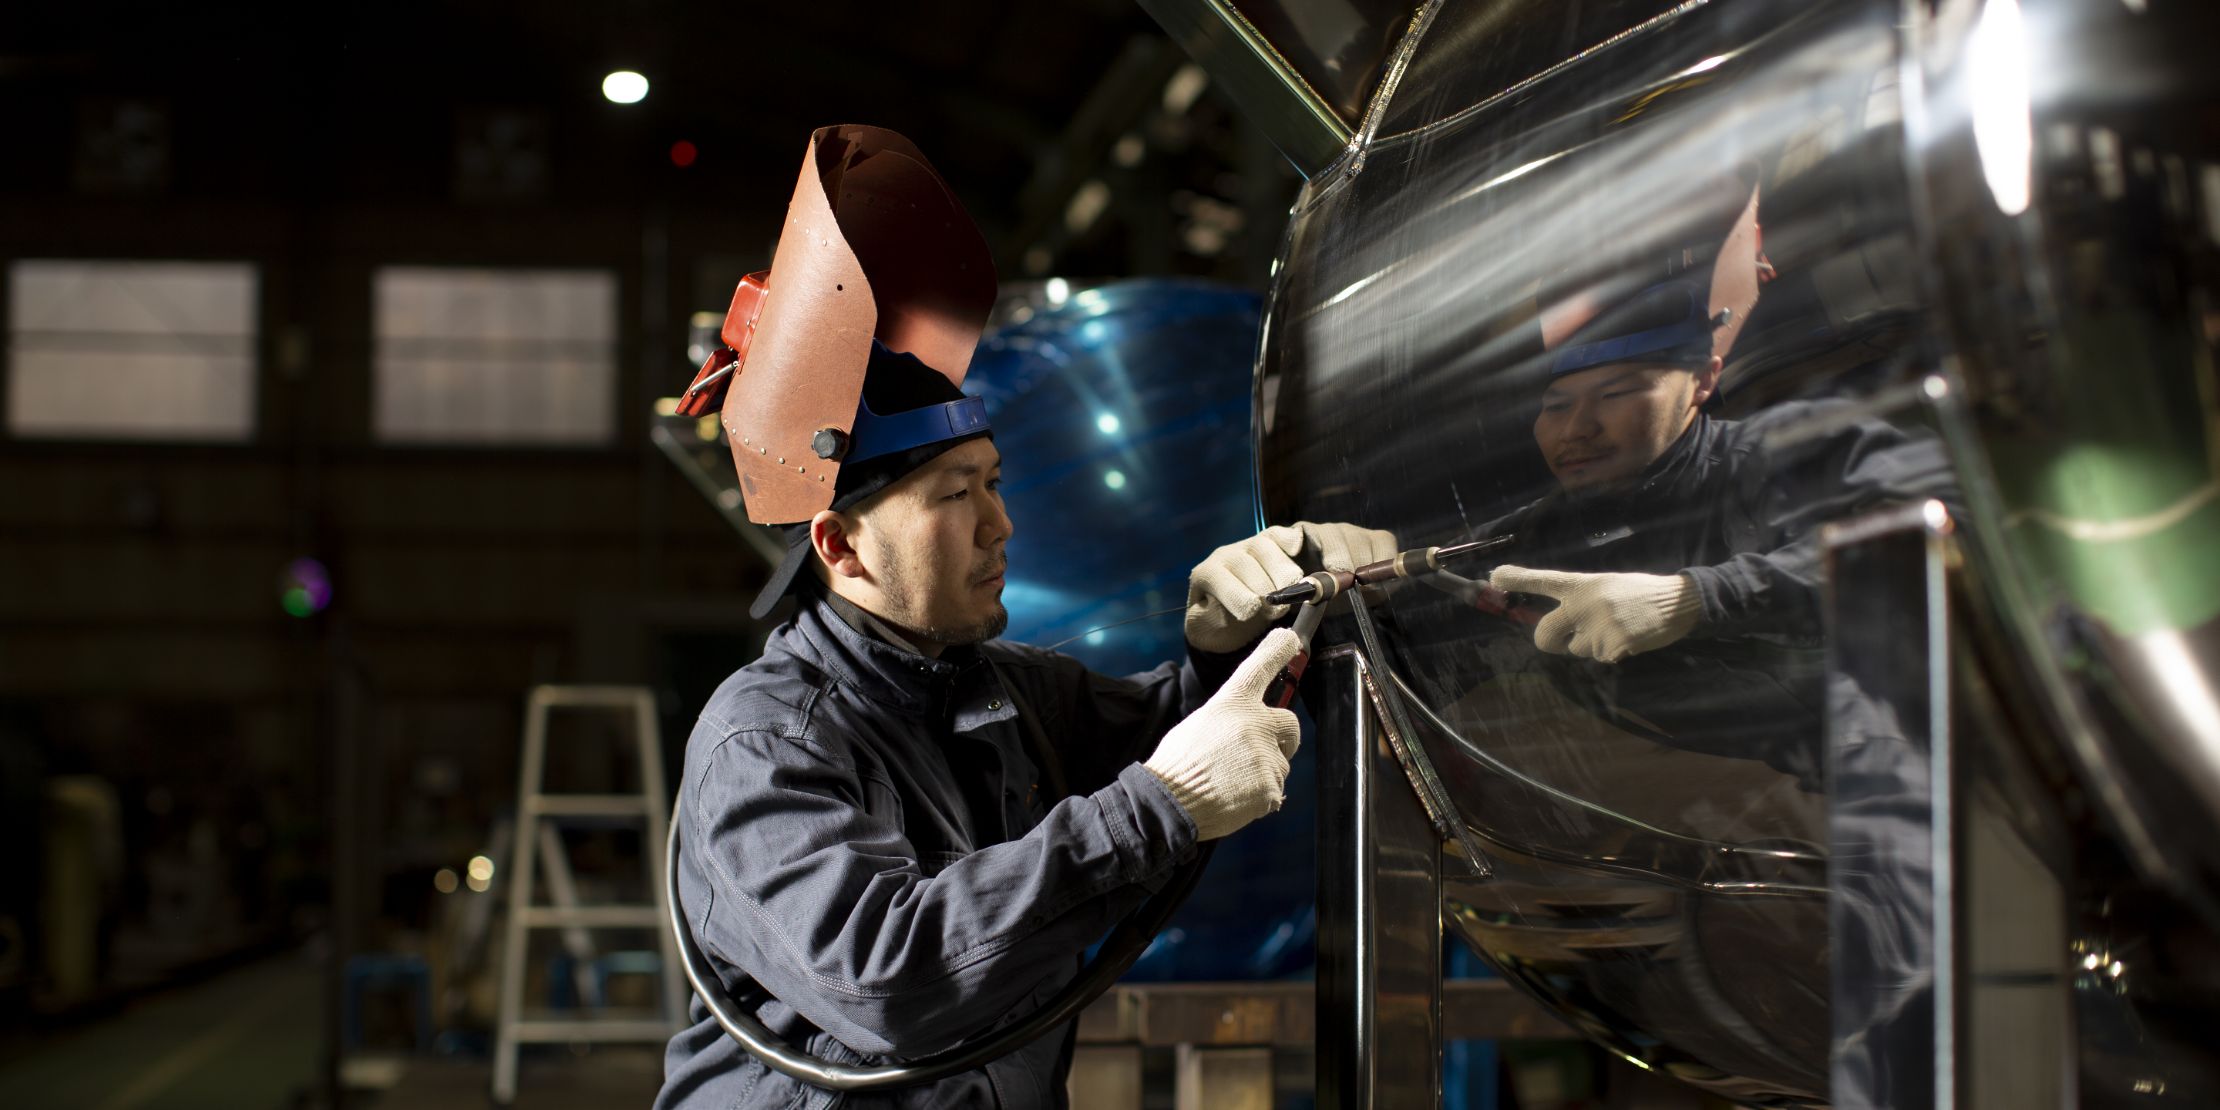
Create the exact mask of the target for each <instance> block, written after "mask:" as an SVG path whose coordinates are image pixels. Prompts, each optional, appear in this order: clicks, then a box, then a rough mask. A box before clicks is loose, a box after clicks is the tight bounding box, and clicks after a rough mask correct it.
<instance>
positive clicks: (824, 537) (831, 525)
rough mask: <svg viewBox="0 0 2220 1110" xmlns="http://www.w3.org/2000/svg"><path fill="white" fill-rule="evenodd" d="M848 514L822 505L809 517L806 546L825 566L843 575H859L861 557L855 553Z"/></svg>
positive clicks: (862, 572) (862, 571)
mask: <svg viewBox="0 0 2220 1110" xmlns="http://www.w3.org/2000/svg"><path fill="white" fill-rule="evenodd" d="M851 527H852V525H851V522H850V521H849V520H848V518H846V517H844V516H842V515H840V514H839V513H836V512H834V511H832V510H831V509H823V510H820V511H819V512H818V514H817V515H816V516H813V517H811V518H809V546H810V547H811V548H813V549H815V550H816V552H817V558H818V559H819V560H820V561H821V562H823V563H824V564H825V566H826V568H827V569H829V570H831V571H832V572H833V573H834V574H837V575H840V576H841V577H843V578H861V577H863V574H864V569H863V559H862V557H860V556H858V555H857V554H856V545H855V535H854V533H853V532H851V531H850V528H851Z"/></svg>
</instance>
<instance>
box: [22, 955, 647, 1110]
mask: <svg viewBox="0 0 2220 1110" xmlns="http://www.w3.org/2000/svg"><path fill="white" fill-rule="evenodd" d="M323 976H324V969H323V967H322V966H321V965H319V964H318V963H316V962H315V961H313V960H312V959H310V958H309V957H307V956H305V955H300V954H289V955H284V956H277V957H273V958H270V959H266V960H262V961H259V962H256V963H252V964H247V965H244V966H241V967H237V968H233V969H230V970H228V971H223V972H220V973H217V974H214V975H211V976H209V977H208V978H206V979H203V980H201V981H199V982H197V983H192V984H189V985H186V986H181V987H176V988H172V989H169V990H165V991H162V992H160V993H157V994H150V995H147V996H145V997H143V998H140V999H138V1000H135V1001H133V1002H131V1003H129V1004H127V1005H125V1006H124V1007H123V1008H122V1009H120V1010H118V1011H117V1012H115V1013H113V1014H108V1015H103V1016H99V1017H92V1018H87V1019H84V1020H81V1021H77V1022H72V1023H69V1024H64V1025H61V1026H59V1027H56V1028H53V1029H49V1030H44V1031H40V1032H35V1033H29V1034H23V1035H17V1036H14V1037H11V1038H9V1039H7V1040H5V1041H0V1107H6V1108H7V1110H312V1108H320V1107H327V1106H328V1105H329V1103H328V1102H327V1101H326V1099H325V1098H324V1092H323V1091H322V1090H321V1089H320V1086H319V1085H320V1083H321V1081H322V1068H323V1065H324V1052H325V1050H326V1048H325V1046H326V1044H327V1043H328V1042H327V1033H326V1029H325V1018H324V994H323V991H324V979H323ZM346 1073H347V1074H348V1075H350V1076H355V1077H374V1078H375V1080H376V1086H375V1088H374V1089H354V1090H350V1091H348V1092H347V1094H346V1096H345V1098H344V1100H343V1101H342V1103H341V1105H343V1106H344V1107H346V1108H347V1110H389V1108H390V1110H402V1108H406V1110H486V1108H487V1107H488V1106H490V1105H491V1102H490V1098H489V1095H488V1091H489V1089H490V1088H491V1085H492V1079H493V1069H492V1066H491V1064H490V1063H488V1062H487V1061H484V1060H473V1059H468V1058H450V1057H435V1056H408V1055H398V1056H396V1055H383V1056H373V1057H367V1058H365V1059H362V1060H356V1061H350V1066H349V1067H347V1069H346ZM662 1081H663V1053H662V1049H661V1047H660V1046H635V1045H621V1046H604V1047H597V1048H593V1049H591V1050H585V1049H577V1050H573V1049H565V1048H560V1047H546V1048H538V1047H535V1048H533V1049H531V1050H528V1051H527V1052H526V1053H525V1055H524V1057H523V1059H522V1060H521V1061H520V1065H519V1069H518V1078H517V1097H516V1102H515V1107H516V1110H571V1108H574V1107H575V1108H586V1107H592V1108H594V1110H604V1108H610V1107H645V1106H647V1105H648V1104H649V1103H650V1102H652V1101H653V1100H654V1098H655V1092H656V1089H657V1088H658V1087H660V1086H661V1085H662Z"/></svg>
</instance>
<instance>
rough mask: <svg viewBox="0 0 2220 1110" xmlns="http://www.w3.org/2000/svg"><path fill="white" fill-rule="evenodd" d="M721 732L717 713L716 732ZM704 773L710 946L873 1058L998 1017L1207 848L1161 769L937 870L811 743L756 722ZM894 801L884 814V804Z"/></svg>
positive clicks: (709, 754)
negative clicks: (1199, 844) (1158, 775)
mask: <svg viewBox="0 0 2220 1110" xmlns="http://www.w3.org/2000/svg"><path fill="white" fill-rule="evenodd" d="M704 727H706V722H705V726H704ZM704 739H709V740H711V741H712V743H711V745H710V746H709V747H708V749H707V751H706V752H705V754H704V755H703V757H702V758H701V759H700V760H699V762H698V764H696V765H694V766H690V767H689V771H690V775H689V780H690V781H689V783H688V787H687V789H688V795H687V797H686V799H685V819H686V825H685V826H684V829H683V835H684V836H685V837H686V838H687V840H686V851H687V854H689V855H692V856H694V857H695V858H694V859H693V861H691V862H692V863H693V865H694V866H696V867H698V868H700V872H701V874H702V875H703V877H704V879H705V883H706V886H707V888H708V890H709V899H708V901H709V903H710V904H709V905H706V906H700V907H689V909H690V910H691V911H692V912H691V916H692V918H693V919H694V922H695V928H696V930H697V932H698V933H699V934H700V935H701V936H702V937H703V938H704V942H705V944H704V946H705V947H712V946H713V948H714V950H715V951H717V952H718V953H719V954H720V955H722V956H724V957H725V958H726V959H727V960H728V961H729V962H731V963H733V964H735V965H736V966H739V967H741V968H743V969H745V970H746V971H747V972H748V973H749V974H751V975H753V976H754V977H755V978H756V979H757V981H758V982H760V983H761V984H762V985H763V987H764V988H765V989H767V990H769V991H770V992H771V993H772V994H774V995H776V996H777V998H778V999H779V1000H780V1001H781V1002H784V1003H785V1004H786V1005H787V1006H790V1007H792V1008H793V1009H794V1010H795V1011H797V1012H798V1013H800V1014H801V1016H802V1017H804V1018H806V1019H807V1020H808V1021H810V1022H811V1023H812V1024H814V1025H816V1026H817V1027H819V1028H821V1029H823V1030H825V1031H826V1032H828V1033H831V1034H832V1035H833V1036H835V1037H837V1038H838V1039H839V1040H840V1041H841V1042H842V1043H844V1044H846V1045H848V1046H849V1047H851V1048H854V1049H856V1050H858V1051H861V1052H866V1053H871V1054H874V1055H882V1056H896V1057H916V1056H920V1055H924V1054H928V1053H932V1052H937V1051H940V1050H942V1049H945V1048H948V1047H951V1046H953V1045H955V1044H957V1043H959V1042H961V1041H962V1040H964V1039H965V1038H967V1037H969V1036H971V1035H973V1034H975V1033H978V1032H980V1031H982V1030H984V1029H987V1028H989V1027H991V1026H992V1025H994V1024H996V1023H997V1022H998V1021H999V1020H1000V1019H1002V1018H1004V1017H1005V1016H1007V1015H1008V1014H1010V1013H1011V1012H1012V1011H1013V1010H1014V1009H1016V1008H1017V1007H1018V1006H1019V1005H1020V1004H1021V1003H1022V1002H1023V1001H1024V1000H1025V999H1026V998H1027V997H1028V996H1029V995H1030V994H1031V993H1032V992H1033V991H1034V990H1036V989H1037V988H1038V987H1039V986H1040V985H1041V984H1042V982H1043V981H1044V980H1045V979H1046V978H1047V977H1048V976H1050V975H1052V974H1055V973H1057V972H1059V971H1065V972H1068V971H1069V969H1070V968H1071V966H1072V959H1073V957H1074V956H1075V955H1076V954H1078V953H1079V952H1080V951H1082V950H1083V949H1084V948H1085V946H1086V945H1087V944H1088V943H1089V942H1091V941H1093V940H1094V939H1095V938H1096V937H1098V936H1099V935H1100V934H1101V933H1102V931H1103V930H1104V929H1106V928H1107V927H1108V926H1109V925H1110V924H1111V923H1112V922H1113V921H1115V920H1116V919H1117V918H1118V917H1119V916H1121V915H1122V914H1124V913H1125V912H1126V911H1128V910H1130V909H1131V908H1132V907H1133V906H1135V905H1137V904H1139V902H1140V901H1141V900H1142V899H1143V898H1144V897H1146V895H1147V893H1148V888H1149V887H1150V886H1153V885H1155V884H1156V883H1157V882H1159V881H1160V880H1161V879H1162V877H1163V876H1164V875H1165V874H1166V873H1167V872H1169V871H1170V869H1171V868H1172V867H1173V866H1175V865H1176V864H1177V863H1179V862H1180V861H1182V860H1184V859H1186V858H1187V857H1188V856H1189V855H1190V853H1191V852H1192V850H1193V848H1194V844H1195V839H1194V826H1193V823H1192V822H1191V821H1190V820H1189V819H1188V817H1187V815H1186V814H1185V812H1184V811H1182V810H1181V809H1180V807H1179V804H1178V803H1177V802H1176V801H1174V800H1173V799H1172V797H1171V795H1170V794H1169V793H1168V792H1166V791H1165V789H1164V787H1163V785H1162V784H1161V783H1159V782H1157V781H1156V779H1155V777H1154V776H1153V775H1151V774H1150V773H1149V772H1148V771H1147V770H1146V769H1145V768H1142V767H1138V766H1132V767H1128V768H1127V769H1126V770H1125V772H1123V773H1121V774H1119V775H1118V776H1117V777H1116V779H1115V780H1114V781H1112V782H1110V783H1109V784H1108V785H1105V786H1103V787H1101V788H1100V789H1097V790H1095V791H1093V792H1091V793H1088V794H1084V795H1079V796H1074V797H1070V798H1066V799H1064V800H1063V801H1061V802H1059V803H1058V804H1057V805H1056V806H1055V807H1054V808H1053V809H1052V810H1051V811H1050V812H1049V814H1048V816H1047V818H1046V819H1045V820H1044V821H1042V822H1041V824H1040V825H1038V826H1037V827H1035V828H1034V829H1033V830H1032V831H1031V832H1029V833H1027V834H1026V835H1024V836H1022V837H1019V838H1018V839H1016V840H1012V841H1008V842H1005V843H1001V844H996V845H992V846H990V847H986V848H982V849H980V850H978V851H975V852H972V853H970V854H968V855H965V856H963V857H962V858H960V859H957V860H955V861H954V862H952V863H949V864H948V865H947V867H946V868H945V869H944V870H941V871H939V872H938V873H937V874H934V875H932V876H931V877H927V876H926V874H925V873H924V870H923V868H922V867H921V866H920V862H919V859H918V853H917V851H916V849H915V848H914V847H913V846H912V845H911V843H910V842H909V840H908V839H907V838H906V837H905V836H904V834H903V832H902V829H901V828H900V825H899V823H898V820H896V819H894V818H891V817H888V816H882V815H880V814H881V813H884V812H885V807H884V806H879V807H873V806H871V805H870V804H868V803H867V797H866V795H867V794H869V793H870V792H872V791H875V790H880V789H885V788H884V787H882V786H881V785H880V784H879V783H877V782H875V781H873V780H871V779H868V778H864V777H862V776H860V775H859V773H858V771H857V769H856V768H855V767H853V766H850V765H848V764H846V763H845V762H843V761H842V760H841V759H840V758H838V757H836V756H835V755H833V754H832V753H831V752H830V751H829V750H827V749H825V748H821V747H819V746H817V745H815V744H813V743H811V742H810V741H809V740H807V739H805V738H802V737H797V736H790V735H780V734H777V733H773V732H766V731H760V730H738V731H733V732H731V733H729V734H728V735H724V736H722V737H721V738H720V737H707V738H705V737H700V736H697V737H696V740H697V742H700V741H702V740H704ZM874 808H877V809H878V810H879V811H880V812H879V813H874V812H873V809H874Z"/></svg>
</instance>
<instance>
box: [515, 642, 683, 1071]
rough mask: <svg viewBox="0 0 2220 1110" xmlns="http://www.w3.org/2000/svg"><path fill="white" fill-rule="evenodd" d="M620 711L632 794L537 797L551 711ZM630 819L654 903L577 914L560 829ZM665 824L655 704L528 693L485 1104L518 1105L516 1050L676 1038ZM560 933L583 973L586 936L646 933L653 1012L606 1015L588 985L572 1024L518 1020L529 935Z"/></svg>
mask: <svg viewBox="0 0 2220 1110" xmlns="http://www.w3.org/2000/svg"><path fill="white" fill-rule="evenodd" d="M558 709H563V710H570V709H581V710H600V711H605V712H606V711H623V712H629V713H630V714H631V715H632V729H631V731H632V737H633V743H634V746H635V747H636V748H637V749H638V751H639V757H640V793H638V794H548V793H543V792H542V790H541V787H542V786H543V785H544V774H545V770H546V765H547V721H548V716H549V714H550V713H552V712H553V711H555V710H558ZM628 817H629V818H638V819H639V820H640V822H641V825H642V828H641V844H642V845H643V846H644V849H645V853H646V859H645V860H643V861H642V862H643V863H644V865H645V875H644V876H643V877H644V878H645V880H646V883H647V889H648V891H649V894H650V898H651V899H652V901H649V902H646V903H637V904H635V903H624V904H614V905H581V904H579V901H578V892H577V887H576V885H575V883H574V882H573V881H572V875H571V871H570V861H569V859H568V858H567V856H566V855H565V853H564V852H563V844H562V838H561V835H560V833H559V831H558V826H559V825H560V824H561V823H562V822H563V821H564V820H565V819H566V818H595V819H601V820H607V819H609V818H628ZM669 821H670V803H669V798H668V797H667V796H666V795H665V794H664V792H663V745H662V740H661V734H660V730H659V729H658V728H657V727H656V723H655V698H654V695H653V694H651V693H650V692H649V691H648V690H646V689H645V688H643V687H639V686H535V687H533V688H532V692H531V696H530V697H529V698H528V699H527V701H526V704H525V711H524V760H523V767H522V768H521V770H520V772H519V773H518V775H517V803H516V834H515V836H514V838H513V839H512V840H511V842H510V843H511V847H512V861H511V863H510V865H509V866H510V870H509V882H508V883H507V884H506V885H507V887H508V926H507V929H506V936H507V943H506V944H505V945H504V946H503V948H502V952H501V999H500V1014H499V1017H498V1019H497V1021H496V1024H495V1035H494V1048H493V1100H494V1101H495V1102H496V1103H499V1104H501V1105H504V1106H505V1105H508V1104H509V1103H510V1102H511V1101H512V1100H513V1099H514V1098H515V1097H516V1061H517V1046H518V1045H520V1044H526V1043H547V1042H554V1043H559V1044H571V1043H576V1042H581V1041H605V1042H607V1041H651V1042H655V1043H658V1044H659V1043H662V1042H664V1041H667V1040H669V1039H670V1037H671V1035H672V1034H673V1033H675V1032H677V1030H678V1028H679V1025H680V1022H681V1020H682V1017H683V1014H684V1008H685V999H686V995H685V994H684V993H683V988H682V987H681V986H680V983H679V977H678V975H679V970H678V952H677V949H676V946H675V942H674V941H673V940H672V939H671V932H670V929H669V928H668V927H667V926H666V925H665V922H666V920H667V919H668V918H667V915H668V907H666V906H665V905H664V898H663V830H664V828H665V826H666V825H667V824H668V823H669ZM535 859H536V860H537V862H538V865H539V867H540V868H543V869H545V873H546V877H547V885H548V893H549V895H550V903H549V904H546V905H535V904H533V901H532V895H533V878H534V866H533V865H534V861H535ZM545 929H558V930H561V931H562V933H563V942H564V946H565V947H566V948H567V949H568V950H569V951H570V953H571V955H572V957H573V958H574V959H577V960H578V961H579V962H580V963H581V964H583V963H584V962H585V961H587V960H590V959H592V957H593V955H594V949H593V943H592V940H591V938H590V937H589V935H588V932H587V931H588V930H590V929H647V930H650V931H652V932H653V933H654V934H655V937H656V944H657V947H658V950H659V952H660V955H661V967H660V969H659V971H660V974H659V979H660V980H661V988H662V989H661V992H660V996H661V1004H660V1005H659V1006H658V1007H656V1008H654V1009H652V1010H637V1011H633V1012H631V1013H627V1014H617V1013H610V1012H605V1011H604V1009H603V1007H602V1005H601V1002H602V999H601V997H600V995H601V992H600V990H599V989H598V986H596V985H595V984H594V983H593V980H592V978H591V976H587V977H585V980H584V982H583V983H582V985H581V989H580V991H579V1001H580V1002H581V1003H582V1006H581V1011H580V1012H581V1014H582V1015H583V1016H578V1017H563V1016H556V1015H553V1014H535V1015H530V1016H528V1015H527V1014H526V1013H525V1011H524V978H525V957H526V954H527V952H528V950H529V948H530V940H531V936H532V932H533V931H534V930H545Z"/></svg>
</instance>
